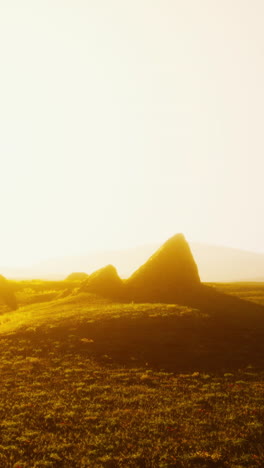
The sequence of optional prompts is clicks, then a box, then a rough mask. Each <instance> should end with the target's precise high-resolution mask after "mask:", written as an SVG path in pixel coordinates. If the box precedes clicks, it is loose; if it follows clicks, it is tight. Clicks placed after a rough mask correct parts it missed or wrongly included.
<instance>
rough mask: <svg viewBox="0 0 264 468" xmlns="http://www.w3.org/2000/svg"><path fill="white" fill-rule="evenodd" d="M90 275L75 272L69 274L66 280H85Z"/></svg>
mask: <svg viewBox="0 0 264 468" xmlns="http://www.w3.org/2000/svg"><path fill="white" fill-rule="evenodd" d="M88 277H89V275H87V273H82V272H74V273H71V274H70V275H69V276H67V278H65V281H85V280H86V279H87V278H88Z"/></svg>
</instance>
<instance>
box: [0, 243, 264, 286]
mask: <svg viewBox="0 0 264 468" xmlns="http://www.w3.org/2000/svg"><path fill="white" fill-rule="evenodd" d="M160 245H161V244H150V245H145V246H139V247H134V248H129V249H122V250H116V251H105V252H96V253H90V254H83V255H79V256H69V257H63V258H57V259H56V258H55V259H51V260H47V261H43V262H41V263H39V264H37V265H34V266H32V267H31V268H24V269H22V268H21V269H12V268H4V267H2V268H0V272H1V273H2V274H4V275H5V276H6V277H7V278H18V279H22V278H40V279H64V278H66V277H67V276H68V275H69V274H70V273H71V272H73V271H82V272H86V273H88V274H91V273H93V272H94V271H95V270H97V269H100V268H102V267H104V266H105V265H107V264H113V265H115V267H116V268H117V271H118V274H119V275H120V277H122V278H128V277H129V276H130V275H131V274H132V273H133V272H134V271H135V270H137V269H138V268H139V266H140V265H142V264H143V263H144V262H146V261H147V259H148V258H149V257H150V256H151V255H152V254H153V253H154V252H155V251H156V250H157V249H158V248H159V246H160ZM190 248H191V251H192V254H193V256H194V259H195V262H196V264H197V266H198V268H199V274H200V278H201V281H204V282H218V281H219V282H228V281H264V254H262V253H255V252H248V251H244V250H239V249H234V248H230V247H221V246H213V245H207V244H202V243H195V242H191V243H190Z"/></svg>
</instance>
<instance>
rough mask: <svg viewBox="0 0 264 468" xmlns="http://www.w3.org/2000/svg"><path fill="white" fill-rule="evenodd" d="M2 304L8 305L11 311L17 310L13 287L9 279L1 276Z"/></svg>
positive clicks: (0, 301) (0, 300)
mask: <svg viewBox="0 0 264 468" xmlns="http://www.w3.org/2000/svg"><path fill="white" fill-rule="evenodd" d="M0 303H2V304H5V305H7V306H8V307H9V308H10V309H13V310H14V309H16V308H17V302H16V297H15V294H14V291H13V288H12V286H11V285H10V283H9V281H7V279H6V278H5V277H4V276H2V275H0Z"/></svg>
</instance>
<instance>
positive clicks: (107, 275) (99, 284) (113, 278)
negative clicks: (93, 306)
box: [81, 265, 123, 298]
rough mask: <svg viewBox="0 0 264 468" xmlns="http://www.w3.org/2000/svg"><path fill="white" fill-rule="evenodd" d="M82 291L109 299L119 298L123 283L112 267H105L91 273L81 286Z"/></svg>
mask: <svg viewBox="0 0 264 468" xmlns="http://www.w3.org/2000/svg"><path fill="white" fill-rule="evenodd" d="M81 290H82V291H85V292H91V293H94V294H99V295H100V296H105V297H110V298H120V297H121V295H122V291H123V281H122V280H121V279H120V278H119V276H118V273H117V271H116V269H115V267H114V266H113V265H107V266H105V267H104V268H101V269H100V270H97V271H95V272H94V273H92V274H91V275H90V276H89V277H88V279H87V280H86V281H85V283H84V284H83V286H82V288H81Z"/></svg>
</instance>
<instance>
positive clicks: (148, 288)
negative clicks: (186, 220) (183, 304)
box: [126, 234, 201, 302]
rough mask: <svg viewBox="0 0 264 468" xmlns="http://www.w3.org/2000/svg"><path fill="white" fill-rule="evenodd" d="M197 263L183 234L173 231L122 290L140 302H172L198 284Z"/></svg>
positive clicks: (194, 289) (192, 289)
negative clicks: (175, 233) (173, 234)
mask: <svg viewBox="0 0 264 468" xmlns="http://www.w3.org/2000/svg"><path fill="white" fill-rule="evenodd" d="M200 284H201V283H200V278H199V273H198V268H197V265H196V263H195V261H194V258H193V256H192V253H191V250H190V247H189V244H188V243H187V242H186V240H185V238H184V236H183V234H177V235H175V236H173V237H172V238H170V239H169V240H168V241H167V242H165V244H163V245H162V247H160V249H158V250H157V252H155V253H154V255H152V256H151V257H150V258H149V260H148V261H147V262H146V263H145V264H144V265H142V266H141V267H140V268H139V269H138V270H137V271H136V272H135V273H133V275H132V276H131V277H130V278H129V279H128V280H127V281H126V293H127V295H128V296H129V297H130V298H132V299H140V300H144V301H161V302H162V301H165V302H167V301H175V300H177V299H179V298H184V297H186V296H187V295H191V294H193V293H194V291H196V290H197V288H199V287H200Z"/></svg>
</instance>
